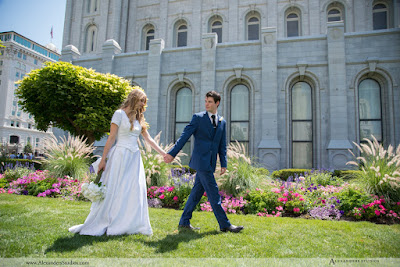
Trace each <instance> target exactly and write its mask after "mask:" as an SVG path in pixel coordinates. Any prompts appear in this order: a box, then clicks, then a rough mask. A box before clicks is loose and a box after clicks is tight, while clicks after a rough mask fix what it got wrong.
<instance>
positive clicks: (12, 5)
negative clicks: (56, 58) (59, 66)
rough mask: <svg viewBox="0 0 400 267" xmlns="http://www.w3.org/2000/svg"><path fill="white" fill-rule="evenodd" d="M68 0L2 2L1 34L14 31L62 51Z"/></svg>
mask: <svg viewBox="0 0 400 267" xmlns="http://www.w3.org/2000/svg"><path fill="white" fill-rule="evenodd" d="M65 5H66V0H0V32H6V31H14V32H17V33H19V34H21V35H23V36H25V37H27V38H29V39H31V40H32V41H35V42H36V43H38V44H41V45H44V46H46V44H48V43H50V42H51V40H52V39H51V35H50V32H51V28H52V27H53V41H52V43H53V44H55V45H56V47H57V50H58V52H59V53H60V52H61V49H62V38H63V31H64V18H65Z"/></svg>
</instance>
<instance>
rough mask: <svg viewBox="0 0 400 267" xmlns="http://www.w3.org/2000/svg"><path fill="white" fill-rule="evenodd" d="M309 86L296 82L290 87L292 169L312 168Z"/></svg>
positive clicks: (311, 124)
mask: <svg viewBox="0 0 400 267" xmlns="http://www.w3.org/2000/svg"><path fill="white" fill-rule="evenodd" d="M311 91H312V90H311V86H310V85H309V84H308V83H306V82H297V83H296V84H295V85H294V86H293V87H292V95H291V104H292V112H291V113H292V114H291V118H292V167H293V168H300V169H301V168H304V169H311V168H312V167H313V113H312V110H313V106H312V92H311Z"/></svg>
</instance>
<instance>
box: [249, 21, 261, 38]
mask: <svg viewBox="0 0 400 267" xmlns="http://www.w3.org/2000/svg"><path fill="white" fill-rule="evenodd" d="M247 40H260V19H259V18H258V17H257V16H251V17H249V18H248V19H247Z"/></svg>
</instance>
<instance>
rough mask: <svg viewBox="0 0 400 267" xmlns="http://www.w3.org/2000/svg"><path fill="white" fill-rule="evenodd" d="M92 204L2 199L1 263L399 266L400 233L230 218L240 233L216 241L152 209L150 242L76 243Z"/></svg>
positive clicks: (208, 218)
mask: <svg viewBox="0 0 400 267" xmlns="http://www.w3.org/2000/svg"><path fill="white" fill-rule="evenodd" d="M89 208H90V203H87V202H76V201H67V200H62V199H52V198H37V197H31V196H18V195H7V194H0V253H1V257H2V258H18V257H27V258H81V257H85V258H103V257H104V258H114V257H118V258H332V257H336V258H397V257H399V256H400V225H377V224H373V223H370V222H346V221H339V222H337V221H321V220H306V219H296V218H262V217H257V216H254V215H246V216H244V215H229V218H230V220H231V222H232V223H233V224H236V225H244V226H245V229H244V231H243V232H242V233H239V234H233V233H221V232H219V231H218V225H217V222H216V220H215V217H214V215H213V214H212V213H208V212H195V213H194V216H193V217H194V218H193V220H192V224H193V225H195V226H200V227H201V230H200V231H198V232H190V231H185V232H184V233H182V232H178V231H177V224H178V221H179V217H180V215H181V213H182V211H177V210H170V209H150V221H151V225H152V228H153V232H154V234H153V235H152V236H142V235H125V236H112V237H107V236H102V237H91V236H80V235H75V234H72V233H69V232H68V228H69V227H70V226H72V225H75V224H79V223H83V222H84V220H85V218H86V216H87V214H88V213H89Z"/></svg>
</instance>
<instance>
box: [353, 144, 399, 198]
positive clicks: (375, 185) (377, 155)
mask: <svg viewBox="0 0 400 267" xmlns="http://www.w3.org/2000/svg"><path fill="white" fill-rule="evenodd" d="M364 140H365V141H366V142H367V144H363V143H361V144H360V145H358V144H356V143H354V145H355V146H356V147H357V148H358V150H359V152H360V153H361V155H360V156H359V157H356V156H355V155H354V153H353V152H352V151H350V150H349V151H350V153H351V154H352V155H353V156H354V158H356V160H357V161H349V162H347V164H350V165H355V166H357V167H359V168H360V169H361V170H362V171H363V175H362V182H363V185H364V187H365V189H366V190H367V191H368V192H369V193H371V194H374V195H378V196H384V197H385V199H387V200H389V199H390V200H392V201H395V202H397V201H400V145H399V146H398V147H397V149H396V151H394V149H393V147H392V146H391V145H389V147H388V149H387V150H386V149H384V147H383V145H382V144H380V143H379V142H378V141H377V140H376V138H375V137H374V136H372V140H373V141H371V140H369V139H367V138H364Z"/></svg>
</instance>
